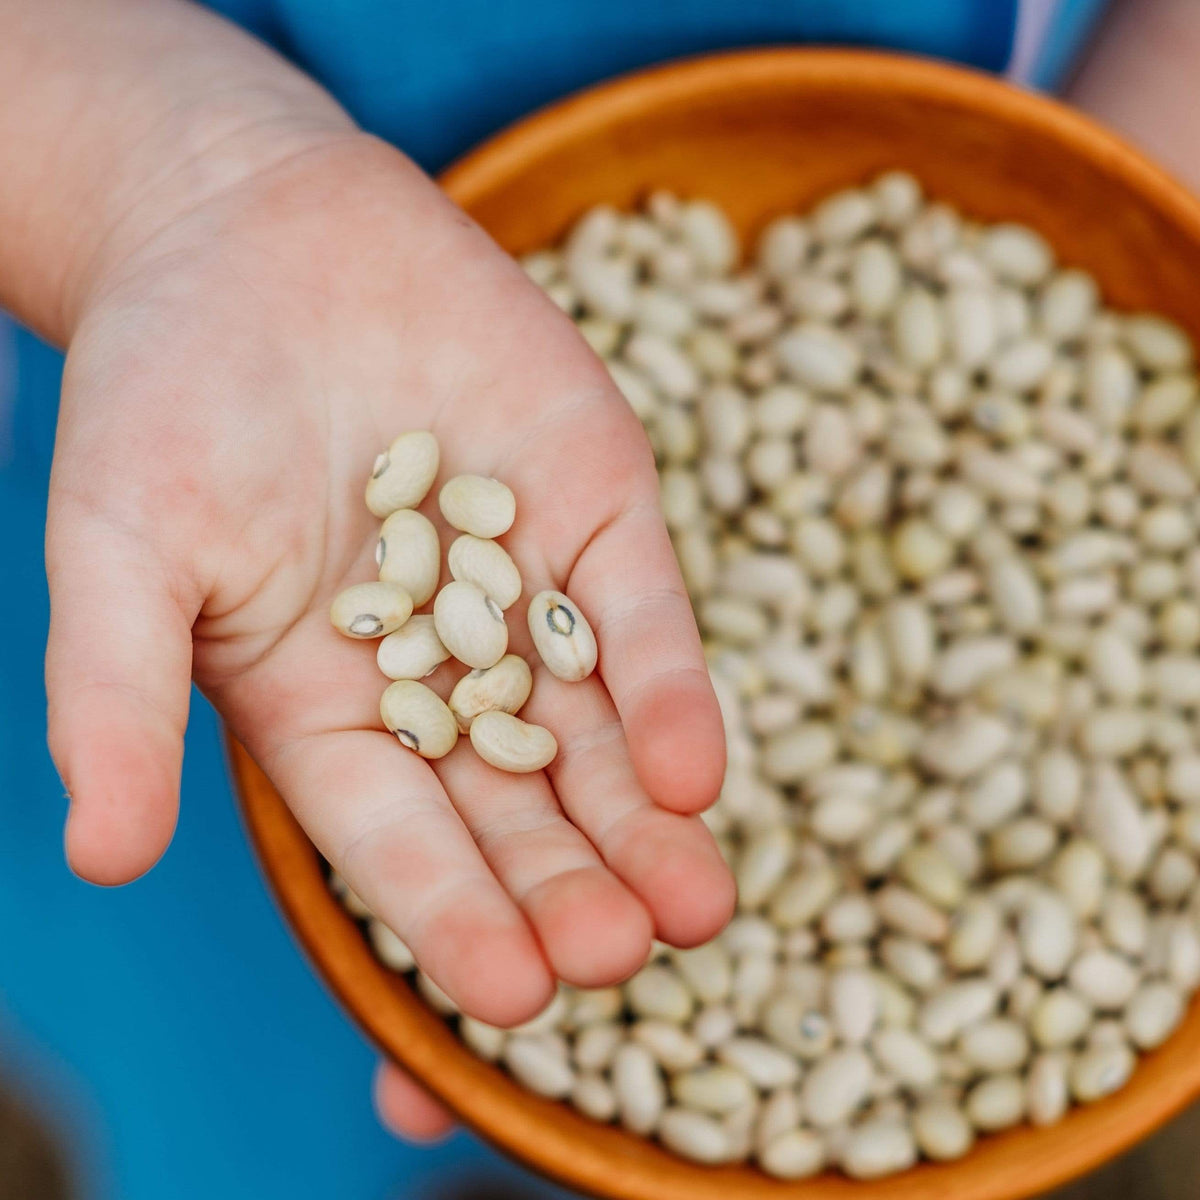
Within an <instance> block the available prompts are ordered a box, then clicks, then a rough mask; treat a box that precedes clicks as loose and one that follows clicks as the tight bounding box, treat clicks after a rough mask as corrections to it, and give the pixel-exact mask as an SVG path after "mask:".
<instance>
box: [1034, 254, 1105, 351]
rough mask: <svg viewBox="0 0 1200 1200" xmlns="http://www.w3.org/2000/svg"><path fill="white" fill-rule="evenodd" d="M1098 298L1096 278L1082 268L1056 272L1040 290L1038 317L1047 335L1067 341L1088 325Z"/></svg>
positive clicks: (1057, 340)
mask: <svg viewBox="0 0 1200 1200" xmlns="http://www.w3.org/2000/svg"><path fill="white" fill-rule="evenodd" d="M1098 300H1099V288H1097V286H1096V281H1095V280H1094V279H1093V278H1092V277H1091V276H1090V275H1088V274H1087V273H1086V272H1084V271H1077V270H1066V271H1059V272H1057V273H1056V274H1055V275H1054V277H1053V278H1052V279H1050V280H1049V281H1048V282H1047V284H1046V286H1045V288H1044V289H1043V290H1042V294H1041V298H1040V306H1039V314H1038V315H1039V320H1040V324H1041V327H1042V329H1043V330H1044V331H1045V333H1046V336H1047V337H1050V338H1053V339H1054V340H1055V341H1056V342H1069V341H1073V340H1074V339H1076V338H1078V337H1080V336H1081V335H1082V334H1083V332H1084V330H1085V329H1086V328H1087V324H1088V322H1089V321H1090V320H1091V318H1092V314H1093V313H1094V312H1095V311H1096V305H1097V302H1098Z"/></svg>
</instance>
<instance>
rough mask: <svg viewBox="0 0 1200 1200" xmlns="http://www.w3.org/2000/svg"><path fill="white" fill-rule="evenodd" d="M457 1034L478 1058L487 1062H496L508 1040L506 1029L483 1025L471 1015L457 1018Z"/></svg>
mask: <svg viewBox="0 0 1200 1200" xmlns="http://www.w3.org/2000/svg"><path fill="white" fill-rule="evenodd" d="M458 1034H459V1037H461V1038H462V1040H463V1041H464V1042H466V1043H467V1045H468V1046H470V1047H471V1049H472V1050H474V1051H475V1053H476V1054H478V1055H479V1057H480V1058H482V1059H484V1060H485V1061H487V1062H496V1060H497V1059H499V1058H500V1056H501V1055H502V1054H503V1052H504V1047H505V1045H506V1044H507V1042H508V1030H507V1029H497V1028H496V1027H495V1026H494V1025H485V1024H484V1023H483V1022H482V1021H476V1020H475V1019H474V1018H473V1017H467V1016H462V1017H459V1019H458Z"/></svg>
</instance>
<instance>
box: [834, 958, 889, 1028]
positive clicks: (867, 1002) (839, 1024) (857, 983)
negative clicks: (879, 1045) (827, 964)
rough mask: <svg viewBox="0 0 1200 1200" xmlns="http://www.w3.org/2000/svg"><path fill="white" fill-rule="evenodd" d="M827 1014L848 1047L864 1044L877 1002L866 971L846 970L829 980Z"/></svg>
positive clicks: (847, 968)
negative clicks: (828, 1013) (828, 1012)
mask: <svg viewBox="0 0 1200 1200" xmlns="http://www.w3.org/2000/svg"><path fill="white" fill-rule="evenodd" d="M829 1011H830V1015H831V1017H832V1019H833V1027H834V1030H835V1032H836V1033H837V1034H838V1036H839V1037H840V1038H841V1039H842V1041H843V1042H845V1043H846V1044H847V1045H857V1044H859V1043H861V1042H865V1041H866V1040H867V1038H868V1037H869V1036H870V1035H871V1030H872V1029H873V1028H874V1027H875V1022H876V1020H877V1018H878V1013H879V1001H878V997H877V996H876V993H875V983H874V980H873V978H872V976H871V973H870V972H869V971H866V970H864V969H862V968H860V967H845V968H843V969H841V970H839V971H835V972H834V973H833V974H832V975H831V976H830V979H829Z"/></svg>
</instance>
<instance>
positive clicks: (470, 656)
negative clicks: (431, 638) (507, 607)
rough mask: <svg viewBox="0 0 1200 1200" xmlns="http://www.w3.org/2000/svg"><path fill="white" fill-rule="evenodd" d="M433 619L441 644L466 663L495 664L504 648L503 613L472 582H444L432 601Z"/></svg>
mask: <svg viewBox="0 0 1200 1200" xmlns="http://www.w3.org/2000/svg"><path fill="white" fill-rule="evenodd" d="M433 621H434V628H435V629H436V630H437V635H438V637H439V638H441V640H442V644H443V645H444V646H445V647H446V649H447V650H449V651H450V653H451V654H453V655H454V657H455V658H457V659H458V660H459V662H461V663H465V664H466V665H467V666H468V667H474V668H476V669H477V670H485V669H487V668H488V667H492V666H495V665H496V663H498V662H499V661H500V659H501V658H503V657H504V652H505V650H506V649H507V648H508V626H507V625H505V623H504V613H503V612H502V611H501V609H500V608H499V606H498V605H497V604H496V602H495V601H494V600H492V598H491V597H490V596H488V595H487V593H486V592H484V591H483V589H482V588H480V587H477V586H476V585H475V584H473V583H467V582H465V581H458V580H455V581H454V582H453V583H448V584H446V586H445V587H444V588H442V590H441V591H440V592H438V594H437V599H436V600H435V601H434V603H433Z"/></svg>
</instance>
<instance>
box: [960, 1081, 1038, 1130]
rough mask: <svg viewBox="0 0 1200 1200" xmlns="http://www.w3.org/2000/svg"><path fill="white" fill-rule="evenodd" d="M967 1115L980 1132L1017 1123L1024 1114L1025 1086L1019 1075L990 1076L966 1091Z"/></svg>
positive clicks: (999, 1128) (1005, 1127)
mask: <svg viewBox="0 0 1200 1200" xmlns="http://www.w3.org/2000/svg"><path fill="white" fill-rule="evenodd" d="M966 1110H967V1116H968V1118H969V1119H970V1121H971V1124H972V1125H974V1126H975V1128H976V1129H978V1130H980V1131H981V1132H982V1133H995V1132H997V1131H999V1130H1001V1129H1008V1128H1010V1127H1011V1126H1013V1125H1016V1124H1017V1123H1018V1122H1019V1121H1020V1120H1021V1119H1022V1118H1023V1117H1024V1116H1025V1086H1024V1084H1023V1083H1022V1081H1021V1077H1020V1076H1019V1075H993V1076H991V1077H990V1078H988V1079H984V1080H982V1081H981V1082H980V1083H977V1084H976V1085H975V1086H974V1087H973V1088H972V1089H971V1090H970V1091H969V1092H968V1093H967V1100H966Z"/></svg>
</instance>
